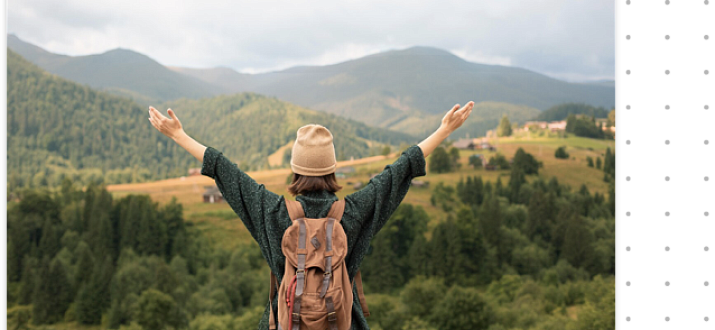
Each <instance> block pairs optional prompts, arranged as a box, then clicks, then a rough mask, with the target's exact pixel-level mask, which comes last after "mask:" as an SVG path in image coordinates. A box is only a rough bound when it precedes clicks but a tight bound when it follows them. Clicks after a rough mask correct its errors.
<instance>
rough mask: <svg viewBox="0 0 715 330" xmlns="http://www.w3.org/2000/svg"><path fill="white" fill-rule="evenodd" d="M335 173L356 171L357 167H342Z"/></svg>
mask: <svg viewBox="0 0 715 330" xmlns="http://www.w3.org/2000/svg"><path fill="white" fill-rule="evenodd" d="M335 173H355V168H354V167H352V166H345V167H340V168H338V169H337V170H335Z"/></svg>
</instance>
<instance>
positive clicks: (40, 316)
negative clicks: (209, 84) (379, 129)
mask: <svg viewBox="0 0 715 330" xmlns="http://www.w3.org/2000/svg"><path fill="white" fill-rule="evenodd" d="M440 149H441V148H440ZM442 151H443V152H444V154H446V155H449V154H450V153H448V152H446V151H444V150H442ZM599 159H600V158H599ZM430 161H433V160H432V159H431V160H430ZM539 167H540V165H539V163H538V162H537V161H536V160H535V158H534V157H533V156H531V155H530V154H528V153H525V152H524V151H523V150H519V151H517V154H516V155H515V157H514V159H513V161H512V162H510V164H509V171H507V172H505V174H507V173H508V177H509V178H508V181H507V182H506V183H503V182H502V179H501V177H500V178H499V179H498V180H497V181H495V182H490V181H485V180H482V178H481V177H480V176H470V177H466V178H463V179H462V180H461V181H460V182H459V183H457V184H456V185H454V186H450V185H445V184H443V183H438V184H437V185H436V186H435V187H434V188H433V190H432V199H431V201H432V203H433V204H434V205H435V206H437V207H439V208H440V209H442V210H443V211H444V212H446V213H447V214H448V217H447V219H446V221H441V222H437V223H434V222H432V221H430V217H429V216H428V215H427V213H426V212H425V210H424V209H423V208H422V207H421V206H414V205H410V204H406V203H403V204H402V205H400V206H399V207H398V209H397V211H396V212H395V213H394V214H393V216H392V217H391V219H390V220H389V221H388V223H387V224H386V225H385V227H384V228H383V229H382V230H381V231H380V233H379V234H378V235H377V236H376V237H375V239H374V240H373V241H372V243H371V248H370V252H369V254H368V256H367V257H366V259H365V260H364V262H363V264H362V266H361V269H362V271H363V275H364V279H365V286H366V288H365V290H366V292H367V293H368V303H369V304H370V310H371V312H372V315H371V316H370V317H369V318H368V321H369V322H370V324H371V327H372V328H374V329H447V330H449V329H487V330H502V329H503V330H506V329H544V330H545V329H573V330H576V329H579V330H580V329H614V326H615V325H614V317H615V286H614V274H615V251H614V244H615V232H614V230H615V228H614V226H615V219H614V208H615V199H614V197H615V196H614V193H615V187H614V183H613V176H614V173H615V156H614V155H613V153H612V152H611V151H610V149H608V150H606V154H605V158H604V161H603V166H602V171H603V173H604V180H605V181H608V182H609V184H610V188H609V192H608V193H607V194H605V195H604V194H600V193H594V194H592V193H591V192H589V190H588V188H587V187H586V186H581V187H579V188H578V189H576V190H574V189H573V188H572V187H569V186H566V185H562V184H560V183H559V182H558V180H557V179H556V178H548V179H547V178H544V177H542V176H539V175H538V172H539ZM267 274H268V268H267V267H266V266H265V262H264V261H263V258H262V256H261V254H260V251H259V250H258V247H257V246H256V244H255V243H251V244H245V245H241V246H239V247H238V248H236V249H231V250H228V249H226V248H225V247H222V246H216V245H215V244H212V243H211V242H209V241H208V240H207V239H205V238H204V236H203V235H202V233H201V232H200V231H199V230H197V229H195V228H194V226H192V223H191V222H185V221H184V220H183V214H182V206H181V205H180V204H177V203H175V202H170V203H168V204H166V205H164V206H159V205H158V204H157V203H155V202H153V201H151V200H150V199H149V198H148V197H147V196H143V195H129V196H125V197H122V198H116V199H115V198H113V197H112V196H111V195H110V194H109V193H108V192H107V191H106V190H105V189H104V188H103V186H100V185H94V184H92V185H90V186H88V187H86V189H80V188H79V186H76V185H74V184H72V182H70V181H69V180H64V181H63V184H62V186H61V188H60V189H58V190H56V191H54V192H49V191H47V190H44V189H34V190H27V191H25V192H24V193H23V196H21V201H20V202H19V203H12V204H11V205H10V209H9V211H8V280H9V290H8V306H9V307H10V308H9V310H8V313H9V316H8V317H9V323H8V325H17V324H25V323H28V322H31V323H32V324H51V323H55V322H74V321H76V322H78V323H82V324H102V325H103V326H106V327H108V328H112V329H115V328H122V329H152V330H153V329H164V328H175V329H180V328H188V329H192V330H193V329H196V330H209V329H250V328H255V327H256V324H257V323H258V319H259V318H260V316H261V315H262V312H263V309H264V307H265V304H266V297H267V292H268V286H267V284H268V283H267Z"/></svg>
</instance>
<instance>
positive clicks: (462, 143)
mask: <svg viewBox="0 0 715 330" xmlns="http://www.w3.org/2000/svg"><path fill="white" fill-rule="evenodd" d="M452 146H453V147H455V148H457V149H462V150H465V149H467V150H474V148H475V145H474V140H472V139H459V140H457V141H455V142H454V143H452Z"/></svg>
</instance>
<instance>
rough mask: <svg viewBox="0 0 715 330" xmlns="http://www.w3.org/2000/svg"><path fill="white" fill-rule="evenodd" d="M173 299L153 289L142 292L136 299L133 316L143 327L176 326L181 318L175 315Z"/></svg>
mask: <svg viewBox="0 0 715 330" xmlns="http://www.w3.org/2000/svg"><path fill="white" fill-rule="evenodd" d="M176 308H177V307H176V302H175V301H174V299H173V298H172V297H171V296H169V295H167V294H164V293H162V292H161V291H157V290H154V289H148V290H145V291H144V292H142V294H141V296H140V297H139V300H138V301H137V309H136V314H135V315H134V318H135V319H136V321H137V323H139V325H141V326H142V328H144V329H156V330H162V329H165V328H166V327H167V326H173V327H178V326H179V325H180V324H181V320H179V319H177V317H176V313H175V310H176Z"/></svg>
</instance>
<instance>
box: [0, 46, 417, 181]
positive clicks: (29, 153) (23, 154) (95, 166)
mask: <svg viewBox="0 0 715 330" xmlns="http://www.w3.org/2000/svg"><path fill="white" fill-rule="evenodd" d="M7 55H8V69H7V70H8V71H7V77H8V93H7V96H8V102H7V109H8V117H7V119H8V135H7V139H8V188H9V190H10V191H15V190H16V189H17V188H21V187H44V186H50V187H53V186H59V185H60V184H61V183H62V181H63V179H64V178H70V179H71V180H72V181H75V182H79V183H83V184H87V183H89V182H97V181H102V182H105V183H128V182H143V181H149V180H157V179H163V178H167V177H178V176H181V175H185V174H186V172H187V169H188V168H190V167H197V166H200V165H201V164H199V163H198V162H196V160H194V159H193V158H192V157H191V156H190V155H189V154H188V153H186V152H185V151H184V150H183V149H181V148H180V147H178V146H177V145H176V144H175V143H173V142H172V141H171V140H170V139H168V138H166V137H164V136H163V135H161V134H160V133H158V132H157V131H155V130H154V128H153V127H151V125H150V124H149V121H148V120H147V118H148V113H147V111H148V110H147V109H143V108H142V107H140V106H139V105H137V104H136V103H134V102H132V101H130V100H128V99H125V98H121V97H117V96H113V95H109V94H106V93H103V92H98V91H95V90H92V89H90V88H89V87H87V86H83V85H79V84H76V83H74V82H71V81H68V80H65V79H62V78H59V77H57V76H55V75H52V74H49V73H47V72H44V71H42V70H41V69H39V68H37V67H36V66H35V65H33V64H31V63H29V62H27V61H25V60H24V59H23V58H22V57H20V56H19V55H17V54H16V53H14V52H12V51H10V50H8V52H7ZM169 106H171V107H172V108H173V109H174V110H176V112H177V114H178V115H179V117H180V119H182V124H183V125H184V126H185V127H186V130H187V132H188V133H189V134H193V135H195V137H196V138H197V140H199V141H201V142H204V143H207V144H209V145H211V146H214V147H216V148H219V149H221V150H222V151H225V152H226V154H227V155H228V156H229V157H231V158H232V159H234V160H235V161H237V162H239V163H240V164H241V165H242V168H243V169H246V170H250V169H260V168H266V167H267V166H268V165H267V161H266V156H268V155H269V154H270V153H272V152H274V151H275V150H277V149H278V148H279V147H280V146H283V145H285V144H287V143H288V142H289V141H290V140H291V139H292V138H294V136H295V131H296V130H297V128H298V127H300V126H301V125H304V124H308V123H309V122H319V123H323V124H324V125H326V126H328V128H330V129H333V130H336V131H340V132H341V135H340V136H341V138H340V139H336V141H335V144H336V149H337V151H338V155H337V156H338V158H339V160H342V159H349V158H350V157H356V158H358V157H363V156H367V155H371V154H377V153H378V152H379V150H380V148H379V147H374V148H373V147H371V146H370V144H369V143H370V141H375V142H378V144H379V143H385V144H391V145H399V144H401V143H403V142H412V140H413V138H411V137H410V136H408V135H406V134H401V133H397V132H390V131H387V130H384V129H379V128H371V127H368V126H365V125H364V124H360V123H357V122H354V121H350V120H345V119H341V118H339V117H336V116H333V115H328V114H324V113H319V112H314V111H310V110H307V109H303V108H300V107H297V106H293V105H291V104H288V103H285V102H281V101H278V100H277V99H274V98H268V97H263V96H260V95H256V94H237V95H233V96H223V97H217V98H214V99H212V98H210V99H202V100H187V99H184V100H180V101H174V102H172V103H171V104H169ZM163 111H165V109H163ZM184 114H186V116H184ZM219 134H220V135H219ZM238 150H241V151H242V152H238Z"/></svg>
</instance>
